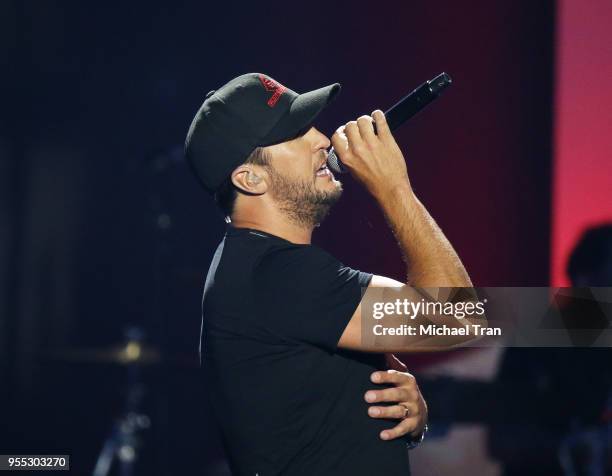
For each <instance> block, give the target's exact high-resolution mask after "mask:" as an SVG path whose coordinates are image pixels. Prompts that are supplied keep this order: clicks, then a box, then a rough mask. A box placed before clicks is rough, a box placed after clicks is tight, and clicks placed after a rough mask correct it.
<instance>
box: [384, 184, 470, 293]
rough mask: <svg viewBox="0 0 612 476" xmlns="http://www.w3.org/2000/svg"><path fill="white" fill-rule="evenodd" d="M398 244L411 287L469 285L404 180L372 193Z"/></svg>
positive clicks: (438, 230) (444, 242)
mask: <svg viewBox="0 0 612 476" xmlns="http://www.w3.org/2000/svg"><path fill="white" fill-rule="evenodd" d="M375 198H376V200H377V201H378V203H379V205H380V206H381V208H382V210H383V212H384V214H385V216H386V218H387V221H388V223H389V225H390V227H391V230H392V231H393V234H394V235H395V237H396V239H397V240H398V242H399V246H400V249H401V251H402V254H403V256H404V260H405V262H406V267H407V284H409V285H410V286H414V287H421V288H422V287H471V286H472V282H471V281H470V278H469V276H468V274H467V272H466V270H465V268H464V266H463V264H462V263H461V260H460V259H459V256H457V253H456V252H455V250H454V249H453V247H452V245H451V244H450V242H449V241H448V240H447V239H446V237H445V236H444V233H442V230H441V229H440V227H438V225H437V224H436V222H435V221H434V219H433V218H432V217H431V215H430V214H429V212H428V211H427V209H426V208H425V207H424V206H423V204H422V203H421V202H420V201H419V199H418V198H417V197H416V196H415V195H414V193H413V191H412V188H411V187H410V183H409V182H408V181H407V180H406V181H405V182H402V183H400V184H398V185H396V186H393V187H388V188H385V190H382V191H381V192H379V193H376V194H375Z"/></svg>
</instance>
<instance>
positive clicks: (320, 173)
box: [315, 162, 332, 177]
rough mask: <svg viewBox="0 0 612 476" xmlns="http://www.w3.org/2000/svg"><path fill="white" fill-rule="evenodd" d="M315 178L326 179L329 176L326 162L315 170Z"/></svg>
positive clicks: (329, 171)
mask: <svg viewBox="0 0 612 476" xmlns="http://www.w3.org/2000/svg"><path fill="white" fill-rule="evenodd" d="M315 175H316V176H317V177H328V176H331V175H332V173H331V170H329V169H328V168H327V162H323V163H322V164H321V166H320V167H319V168H318V169H317V172H316V174H315Z"/></svg>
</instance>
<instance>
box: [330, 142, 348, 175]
mask: <svg viewBox="0 0 612 476" xmlns="http://www.w3.org/2000/svg"><path fill="white" fill-rule="evenodd" d="M327 166H328V167H329V168H330V169H331V170H332V172H333V173H335V174H343V173H346V167H345V166H344V164H343V163H342V162H340V159H339V158H338V156H337V155H336V151H335V150H334V149H333V148H332V149H331V150H330V151H329V154H328V155H327Z"/></svg>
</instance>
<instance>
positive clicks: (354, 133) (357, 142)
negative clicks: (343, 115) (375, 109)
mask: <svg viewBox="0 0 612 476" xmlns="http://www.w3.org/2000/svg"><path fill="white" fill-rule="evenodd" d="M344 133H345V134H346V137H347V138H348V143H349V149H351V151H352V152H356V151H358V150H359V149H360V148H361V147H363V139H362V138H361V134H360V133H359V128H358V127H357V122H356V121H351V122H349V123H347V124H346V127H345V128H344Z"/></svg>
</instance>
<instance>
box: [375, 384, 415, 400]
mask: <svg viewBox="0 0 612 476" xmlns="http://www.w3.org/2000/svg"><path fill="white" fill-rule="evenodd" d="M415 393H416V392H414V391H412V392H411V391H410V390H408V389H407V388H405V387H395V388H386V389H384V390H368V391H367V392H366V394H365V400H366V402H368V403H374V402H396V403H397V402H412V401H413V400H415V395H414V394H415Z"/></svg>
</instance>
